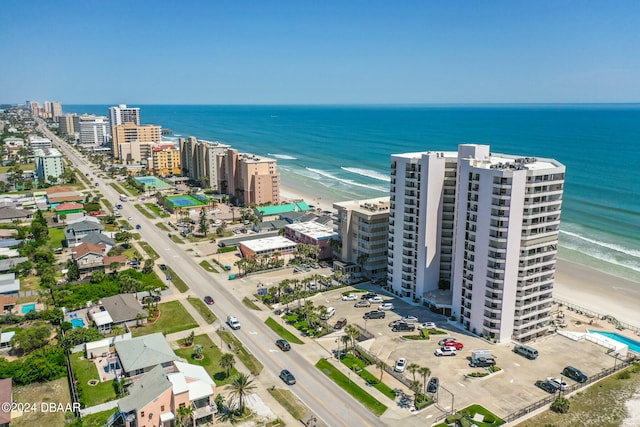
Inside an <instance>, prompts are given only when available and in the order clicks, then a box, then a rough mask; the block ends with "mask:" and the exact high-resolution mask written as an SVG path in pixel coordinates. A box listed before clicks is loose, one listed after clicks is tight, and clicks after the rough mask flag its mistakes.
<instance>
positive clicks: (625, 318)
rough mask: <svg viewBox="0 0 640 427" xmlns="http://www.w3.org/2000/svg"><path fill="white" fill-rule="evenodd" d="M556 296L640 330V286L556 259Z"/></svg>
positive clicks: (283, 189)
mask: <svg viewBox="0 0 640 427" xmlns="http://www.w3.org/2000/svg"><path fill="white" fill-rule="evenodd" d="M280 196H281V198H282V199H287V200H297V199H302V200H304V201H306V202H307V203H308V204H309V205H313V206H315V207H316V208H320V209H322V210H328V211H332V210H333V201H331V200H327V199H324V198H322V197H320V196H318V195H313V194H309V192H307V191H302V190H300V189H298V188H295V187H292V186H288V185H281V186H280ZM553 296H554V298H558V299H561V300H564V301H566V302H570V303H571V304H575V305H577V306H580V307H582V308H585V309H588V310H591V311H594V312H596V313H599V314H603V315H611V316H613V317H615V318H616V319H617V320H619V321H621V322H623V323H628V324H630V325H633V326H636V327H638V328H640V320H639V319H638V307H639V306H640V282H635V281H633V280H629V279H625V278H622V277H618V276H614V275H612V274H609V273H604V272H602V271H600V270H596V269H594V268H590V267H589V266H586V265H582V264H578V263H576V262H574V261H569V260H566V259H563V258H557V260H556V277H555V281H554V286H553Z"/></svg>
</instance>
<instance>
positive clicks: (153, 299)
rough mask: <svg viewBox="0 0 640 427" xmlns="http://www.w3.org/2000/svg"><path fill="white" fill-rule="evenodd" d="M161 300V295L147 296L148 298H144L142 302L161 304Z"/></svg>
mask: <svg viewBox="0 0 640 427" xmlns="http://www.w3.org/2000/svg"><path fill="white" fill-rule="evenodd" d="M160 300H161V298H160V295H147V296H146V297H144V298H142V302H147V303H148V302H160Z"/></svg>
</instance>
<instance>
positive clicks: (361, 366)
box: [341, 354, 396, 400]
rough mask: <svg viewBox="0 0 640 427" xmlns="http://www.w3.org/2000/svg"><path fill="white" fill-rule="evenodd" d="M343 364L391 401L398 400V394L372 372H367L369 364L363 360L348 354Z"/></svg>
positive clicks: (342, 360)
mask: <svg viewBox="0 0 640 427" xmlns="http://www.w3.org/2000/svg"><path fill="white" fill-rule="evenodd" d="M341 362H342V363H343V364H344V365H345V366H346V367H347V368H349V369H351V370H353V371H354V372H355V373H356V374H358V376H359V377H360V378H362V379H363V380H365V381H366V382H367V384H370V385H372V386H373V387H374V388H376V389H378V390H379V391H380V392H381V393H382V394H384V395H385V396H387V397H388V398H389V399H391V400H395V399H396V394H395V393H394V392H393V390H392V389H391V388H390V387H389V386H388V385H386V384H385V383H383V382H380V379H379V378H380V377H376V376H374V375H373V374H372V373H371V372H369V371H367V369H366V368H367V364H366V363H365V362H364V361H363V360H362V359H360V358H357V357H355V356H354V355H353V354H347V355H345V356H344V357H343V358H342V359H341Z"/></svg>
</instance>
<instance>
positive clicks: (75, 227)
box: [64, 217, 104, 248]
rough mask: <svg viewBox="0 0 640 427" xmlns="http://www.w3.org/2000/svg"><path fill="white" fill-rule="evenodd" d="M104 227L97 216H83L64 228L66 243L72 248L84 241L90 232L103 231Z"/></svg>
mask: <svg viewBox="0 0 640 427" xmlns="http://www.w3.org/2000/svg"><path fill="white" fill-rule="evenodd" d="M102 230H104V227H103V226H102V224H101V223H100V220H99V219H97V218H95V217H83V218H82V219H81V220H79V221H75V222H73V223H70V224H68V225H67V226H66V227H65V229H64V237H65V245H66V246H67V247H68V248H72V247H74V246H76V245H78V244H80V243H81V242H82V239H83V238H84V237H86V236H87V234H89V233H96V232H97V233H101V232H102Z"/></svg>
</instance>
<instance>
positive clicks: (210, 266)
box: [200, 261, 218, 273]
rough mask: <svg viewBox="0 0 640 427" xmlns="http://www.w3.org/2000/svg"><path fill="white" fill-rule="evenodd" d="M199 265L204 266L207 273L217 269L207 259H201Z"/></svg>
mask: <svg viewBox="0 0 640 427" xmlns="http://www.w3.org/2000/svg"><path fill="white" fill-rule="evenodd" d="M200 267H202V268H204V269H205V270H207V271H208V272H209V273H218V270H216V269H215V267H214V266H212V265H211V264H209V262H208V261H201V262H200Z"/></svg>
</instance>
